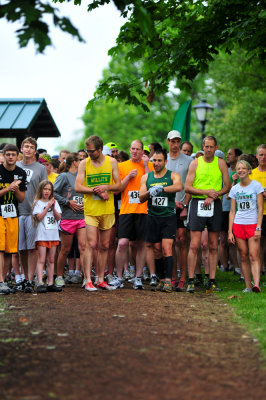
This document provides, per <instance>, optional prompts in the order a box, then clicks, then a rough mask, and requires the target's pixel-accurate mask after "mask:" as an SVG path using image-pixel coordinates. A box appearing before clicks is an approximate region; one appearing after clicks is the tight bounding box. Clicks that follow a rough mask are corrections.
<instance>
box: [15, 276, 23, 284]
mask: <svg viewBox="0 0 266 400" xmlns="http://www.w3.org/2000/svg"><path fill="white" fill-rule="evenodd" d="M15 281H16V283H20V282H22V279H21V275H20V274H18V275H15Z"/></svg>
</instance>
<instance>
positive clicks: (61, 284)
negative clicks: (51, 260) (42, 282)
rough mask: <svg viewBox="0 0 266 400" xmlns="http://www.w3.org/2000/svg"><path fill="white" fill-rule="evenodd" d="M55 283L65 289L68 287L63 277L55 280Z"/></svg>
mask: <svg viewBox="0 0 266 400" xmlns="http://www.w3.org/2000/svg"><path fill="white" fill-rule="evenodd" d="M54 282H55V285H56V286H57V287H65V286H66V284H65V281H64V279H63V277H62V276H58V277H57V278H55V281H54Z"/></svg>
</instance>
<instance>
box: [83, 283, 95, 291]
mask: <svg viewBox="0 0 266 400" xmlns="http://www.w3.org/2000/svg"><path fill="white" fill-rule="evenodd" d="M85 290H88V292H96V291H97V290H98V289H97V288H96V287H95V286H93V284H92V282H88V283H86V284H85Z"/></svg>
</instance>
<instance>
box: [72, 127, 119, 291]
mask: <svg viewBox="0 0 266 400" xmlns="http://www.w3.org/2000/svg"><path fill="white" fill-rule="evenodd" d="M85 145H86V149H87V152H88V155H89V157H88V158H86V159H85V160H83V161H81V163H80V165H79V169H78V175H77V179H76V184H75V190H76V192H78V193H83V194H84V214H85V223H86V233H87V241H88V246H87V248H86V254H85V257H84V260H85V261H84V265H83V270H84V276H85V280H86V285H85V289H86V290H88V291H95V290H97V288H99V289H107V290H112V289H115V288H114V287H111V286H109V285H107V284H106V283H105V282H104V268H105V266H106V261H107V255H108V248H109V240H110V233H111V228H112V226H113V225H114V222H115V216H114V212H115V210H114V194H113V192H114V191H119V190H120V188H121V180H120V175H119V171H118V165H117V161H116V160H115V159H114V158H112V157H109V156H104V155H103V154H102V149H103V141H102V139H101V138H100V137H99V136H96V135H93V136H90V137H89V138H88V139H86V141H85ZM98 232H99V242H98ZM97 246H98V259H97V267H98V270H97V274H98V282H97V285H96V286H97V288H95V287H94V286H93V284H92V282H91V266H92V258H93V250H94V249H96V247H97Z"/></svg>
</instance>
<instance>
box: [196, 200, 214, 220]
mask: <svg viewBox="0 0 266 400" xmlns="http://www.w3.org/2000/svg"><path fill="white" fill-rule="evenodd" d="M213 212H214V203H213V202H212V203H211V204H210V205H208V206H205V205H204V200H199V202H198V212H197V216H198V217H212V216H213Z"/></svg>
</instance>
